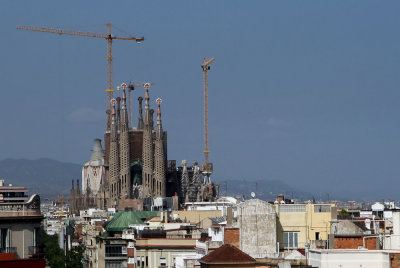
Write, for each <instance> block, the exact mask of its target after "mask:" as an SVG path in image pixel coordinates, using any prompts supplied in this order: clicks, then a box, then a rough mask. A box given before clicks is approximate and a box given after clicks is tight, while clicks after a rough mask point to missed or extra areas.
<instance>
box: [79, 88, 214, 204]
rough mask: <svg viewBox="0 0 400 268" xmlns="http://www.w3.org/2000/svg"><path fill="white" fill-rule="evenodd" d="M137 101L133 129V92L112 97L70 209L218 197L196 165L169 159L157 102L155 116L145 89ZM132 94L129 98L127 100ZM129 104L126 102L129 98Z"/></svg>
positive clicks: (211, 184)
mask: <svg viewBox="0 0 400 268" xmlns="http://www.w3.org/2000/svg"><path fill="white" fill-rule="evenodd" d="M143 86H144V88H145V90H146V91H145V97H144V116H143V107H142V105H143V98H142V97H139V98H138V106H139V109H138V120H137V127H133V126H132V123H131V122H132V119H131V118H130V117H131V116H132V114H129V112H130V113H131V108H130V107H129V110H130V111H129V112H128V104H127V94H126V93H127V92H126V91H128V90H133V88H132V87H130V86H127V85H126V84H122V85H121V89H122V98H120V97H118V98H116V99H112V101H111V104H112V105H111V109H108V110H107V129H106V131H105V133H104V144H105V148H104V149H103V146H102V143H101V140H100V139H95V140H94V146H93V150H92V155H91V158H90V160H89V161H87V162H86V163H85V164H84V166H83V168H82V179H81V182H82V185H80V183H79V180H77V184H76V187H74V181H72V189H71V205H72V209H73V210H75V211H79V210H80V209H86V208H89V207H97V208H101V209H106V208H111V207H115V208H118V206H119V204H120V203H121V202H126V201H134V200H139V199H145V198H157V197H172V196H175V197H176V198H177V199H178V200H179V202H180V203H184V202H195V201H212V200H214V199H215V198H216V197H217V196H218V185H217V184H215V183H211V181H210V179H209V177H208V175H207V174H203V173H202V170H201V167H200V166H199V165H198V163H197V162H194V163H193V166H192V167H189V166H187V163H186V161H185V160H184V161H182V166H180V167H178V166H177V165H176V161H175V160H168V154H167V152H168V151H167V145H168V142H167V131H165V130H163V127H162V116H161V104H162V101H161V99H157V100H156V104H157V113H156V125H155V126H154V110H153V109H151V108H150V95H149V89H150V86H151V84H150V83H145V84H143ZM128 93H131V92H128ZM130 95H131V94H129V96H130ZM129 101H130V99H129Z"/></svg>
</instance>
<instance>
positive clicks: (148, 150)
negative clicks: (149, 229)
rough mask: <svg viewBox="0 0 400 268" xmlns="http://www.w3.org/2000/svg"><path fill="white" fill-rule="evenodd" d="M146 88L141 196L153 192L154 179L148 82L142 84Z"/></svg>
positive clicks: (150, 194)
mask: <svg viewBox="0 0 400 268" xmlns="http://www.w3.org/2000/svg"><path fill="white" fill-rule="evenodd" d="M144 87H145V89H146V93H145V107H144V109H145V110H144V112H145V118H144V129H143V152H142V159H143V169H142V181H143V183H142V185H143V188H142V196H141V197H142V198H143V197H149V196H152V195H153V193H154V191H153V190H154V186H155V180H154V176H153V172H154V153H153V152H154V149H153V128H152V126H151V121H152V120H151V111H150V96H149V88H150V83H146V84H145V85H144Z"/></svg>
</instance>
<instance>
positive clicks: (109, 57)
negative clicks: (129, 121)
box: [17, 23, 144, 110]
mask: <svg viewBox="0 0 400 268" xmlns="http://www.w3.org/2000/svg"><path fill="white" fill-rule="evenodd" d="M105 26H107V28H108V33H107V34H101V33H90V32H78V31H69V30H62V29H58V28H45V27H33V26H17V30H28V31H36V32H46V33H55V34H59V35H62V34H66V35H77V36H87V37H96V38H103V39H106V40H107V89H106V92H107V109H108V110H111V99H112V96H113V92H114V89H113V57H112V41H113V40H114V39H118V40H133V41H136V43H141V42H142V41H143V40H144V37H140V38H136V37H117V36H114V35H113V34H112V33H111V24H110V23H107V24H105Z"/></svg>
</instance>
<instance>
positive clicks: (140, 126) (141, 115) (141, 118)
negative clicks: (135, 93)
mask: <svg viewBox="0 0 400 268" xmlns="http://www.w3.org/2000/svg"><path fill="white" fill-rule="evenodd" d="M138 101H139V118H138V127H137V128H138V129H143V109H142V102H143V98H142V97H139V98H138Z"/></svg>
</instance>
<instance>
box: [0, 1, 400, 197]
mask: <svg viewBox="0 0 400 268" xmlns="http://www.w3.org/2000/svg"><path fill="white" fill-rule="evenodd" d="M399 5H400V4H399V3H398V2H396V1H385V2H377V1H362V2H361V1H359V2H357V1H346V2H333V1H332V2H305V1H302V2H284V3H281V2H279V3H278V2H265V1H253V2H239V1H233V2H232V1H202V2H188V1H174V2H165V1H152V2H151V3H149V2H136V1H135V2H132V1H120V2H118V4H116V3H113V4H112V3H110V2H106V1H96V2H95V1H85V2H82V1H79V2H78V1H68V2H60V3H57V4H56V5H55V4H54V2H53V1H13V2H10V1H7V2H5V1H4V2H2V3H1V4H0V6H1V8H0V12H1V16H0V21H1V27H0V29H1V30H0V31H1V34H2V36H3V42H1V44H0V48H1V51H2V54H3V60H2V61H1V62H0V72H1V74H2V75H1V77H2V97H1V98H0V107H1V108H0V109H1V114H2V116H1V121H0V122H1V125H2V131H1V136H0V137H1V139H0V148H1V150H0V159H6V158H17V159H19V158H28V159H37V158H51V159H55V160H59V161H63V162H71V163H77V164H83V163H84V162H85V161H87V160H88V159H89V157H90V153H91V152H90V150H91V149H92V143H93V139H94V138H101V139H103V133H104V130H105V118H106V114H105V106H106V94H105V92H104V90H105V89H106V52H107V50H106V48H107V47H106V41H104V40H101V39H99V40H97V39H95V38H84V37H74V36H64V35H63V36H58V35H54V34H48V33H34V32H27V31H18V30H16V26H17V25H31V26H44V27H58V26H60V27H61V26H73V27H70V28H67V29H73V30H81V31H82V30H83V31H92V32H99V33H106V27H105V26H93V25H104V24H105V23H107V22H110V23H112V24H113V25H115V26H117V27H118V29H122V30H123V31H124V32H121V31H119V30H118V29H113V33H115V34H116V35H121V36H125V35H126V34H125V32H127V33H129V34H130V35H133V36H136V37H141V36H144V37H145V41H144V42H143V43H141V44H136V43H133V42H132V43H130V42H118V40H116V41H115V42H114V46H113V49H114V50H113V53H114V54H113V55H114V87H115V86H117V85H119V84H121V83H122V82H129V81H130V80H132V81H134V82H149V81H155V82H157V84H156V85H155V86H153V87H152V88H151V94H152V95H151V96H152V99H151V101H152V105H153V107H155V102H154V101H155V98H156V97H160V98H162V99H163V127H164V128H165V129H167V130H168V141H169V144H168V158H169V159H176V160H177V161H178V162H180V161H181V160H182V159H187V160H188V162H190V163H191V162H193V161H194V160H199V161H202V159H203V154H202V152H203V90H202V83H203V80H202V79H203V76H202V75H203V74H202V71H201V68H200V65H201V63H202V60H203V57H204V56H208V57H215V58H216V60H215V62H213V64H212V66H211V70H210V72H209V136H210V151H211V152H210V159H211V161H212V162H213V163H214V174H213V178H215V179H216V180H218V181H225V180H227V181H229V180H231V179H236V180H242V179H245V180H249V181H252V180H279V181H283V182H285V183H287V184H289V185H291V186H292V187H295V188H296V187H297V188H300V189H302V190H306V191H308V192H317V193H335V194H340V195H341V196H347V198H349V199H351V198H352V195H353V194H357V195H358V196H362V195H363V196H366V199H368V197H370V198H371V199H378V198H380V199H382V198H385V199H389V198H392V199H395V198H396V197H397V196H396V194H397V191H396V190H395V189H396V188H398V187H399V180H398V178H399V177H400V171H399V165H398V161H399V157H400V142H399V141H400V125H399V118H400V109H399V105H398V102H399V101H398V100H399V99H400V92H399V90H398V85H399V82H400V78H399V75H398V72H399V70H400V60H399V59H400V46H399V41H400V37H399V35H398V29H399V26H400V18H399V16H398V10H399ZM87 25H89V27H80V28H74V27H75V26H87ZM139 94H140V95H141V96H143V94H144V90H143V89H137V90H135V91H134V97H135V98H137V97H138V96H139ZM135 105H136V103H135ZM136 108H137V107H136V106H134V117H133V118H134V120H136V118H137V117H136V116H137V114H135V112H136Z"/></svg>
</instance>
